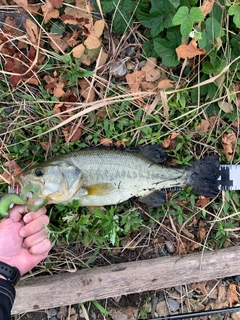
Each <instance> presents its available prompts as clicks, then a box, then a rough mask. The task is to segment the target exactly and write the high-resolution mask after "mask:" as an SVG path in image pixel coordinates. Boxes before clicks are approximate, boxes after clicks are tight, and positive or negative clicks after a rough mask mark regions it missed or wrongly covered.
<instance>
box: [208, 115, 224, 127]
mask: <svg viewBox="0 0 240 320" xmlns="http://www.w3.org/2000/svg"><path fill="white" fill-rule="evenodd" d="M208 121H209V123H210V126H211V128H214V127H215V126H219V125H220V121H221V119H220V118H219V117H218V116H211V117H210V118H209V119H208Z"/></svg>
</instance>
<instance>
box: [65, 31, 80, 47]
mask: <svg viewBox="0 0 240 320" xmlns="http://www.w3.org/2000/svg"><path fill="white" fill-rule="evenodd" d="M78 37H79V30H74V31H73V33H72V34H71V36H70V38H69V39H68V40H67V44H68V45H69V46H70V47H75V46H76V45H78V44H79V42H80V41H79V40H78Z"/></svg>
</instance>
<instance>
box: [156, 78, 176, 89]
mask: <svg viewBox="0 0 240 320" xmlns="http://www.w3.org/2000/svg"><path fill="white" fill-rule="evenodd" d="M173 86H174V81H172V80H169V79H164V80H161V81H159V82H158V89H167V88H171V87H173Z"/></svg>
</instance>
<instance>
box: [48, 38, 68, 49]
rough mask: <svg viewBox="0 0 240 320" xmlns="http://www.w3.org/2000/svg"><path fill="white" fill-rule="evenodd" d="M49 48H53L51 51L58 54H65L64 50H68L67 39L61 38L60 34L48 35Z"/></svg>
mask: <svg viewBox="0 0 240 320" xmlns="http://www.w3.org/2000/svg"><path fill="white" fill-rule="evenodd" d="M49 35H50V39H51V40H50V46H51V47H52V48H53V50H54V51H55V52H57V53H59V52H61V51H62V52H65V50H66V49H67V48H68V43H67V40H68V37H67V36H65V37H63V36H62V35H61V34H60V35H58V34H54V33H50V34H49Z"/></svg>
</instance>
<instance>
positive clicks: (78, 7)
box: [64, 0, 92, 19]
mask: <svg viewBox="0 0 240 320" xmlns="http://www.w3.org/2000/svg"><path fill="white" fill-rule="evenodd" d="M86 4H87V1H86V0H76V3H75V6H72V7H66V8H65V10H64V12H65V14H67V15H70V16H73V17H74V19H76V18H83V19H89V18H92V14H91V12H89V10H88V7H87V5H86Z"/></svg>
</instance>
